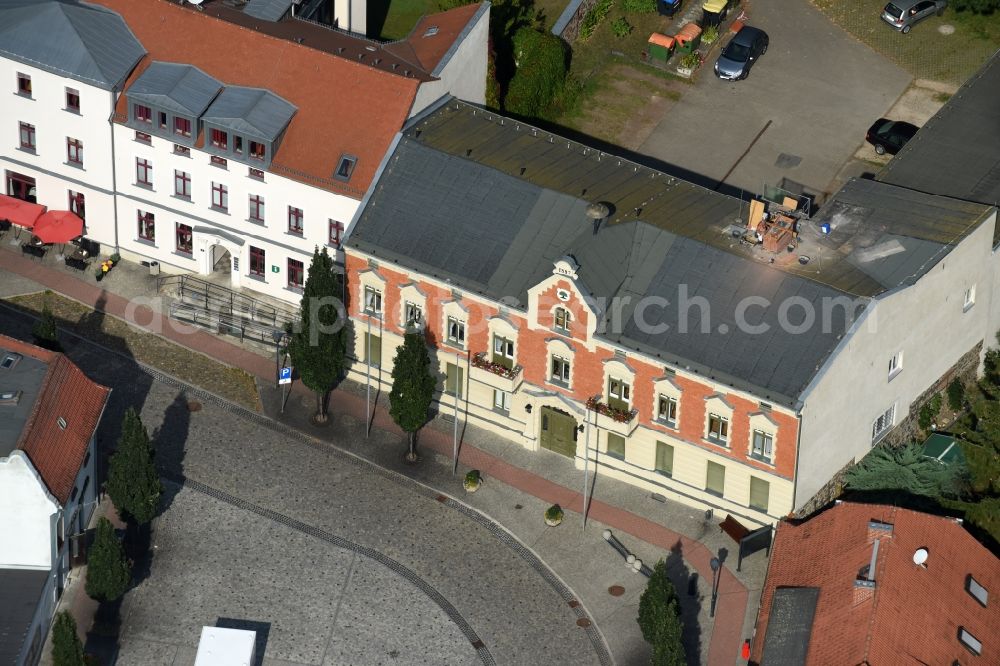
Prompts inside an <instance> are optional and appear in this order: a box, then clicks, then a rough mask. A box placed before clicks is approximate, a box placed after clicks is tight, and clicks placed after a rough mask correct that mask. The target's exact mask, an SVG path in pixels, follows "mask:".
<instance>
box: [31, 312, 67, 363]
mask: <svg viewBox="0 0 1000 666" xmlns="http://www.w3.org/2000/svg"><path fill="white" fill-rule="evenodd" d="M31 334H32V335H33V336H34V337H35V344H36V345H38V346H39V347H43V348H45V349H49V350H51V351H60V350H61V348H60V346H59V330H58V329H57V327H56V318H55V315H53V314H52V310H50V309H49V301H48V299H46V300H45V301H44V302H43V303H42V315H41V317H39V319H38V321H37V322H35V325H34V326H33V327H32V329H31Z"/></svg>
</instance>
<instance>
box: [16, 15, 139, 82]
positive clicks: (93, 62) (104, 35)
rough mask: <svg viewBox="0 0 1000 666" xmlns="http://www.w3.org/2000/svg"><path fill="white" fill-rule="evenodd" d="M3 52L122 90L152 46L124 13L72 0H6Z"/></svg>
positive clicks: (29, 62)
mask: <svg viewBox="0 0 1000 666" xmlns="http://www.w3.org/2000/svg"><path fill="white" fill-rule="evenodd" d="M0 54H3V55H4V56H6V57H8V58H11V59H12V60H17V61H19V62H24V63H26V64H30V65H32V66H34V67H38V68H39V69H44V70H46V71H48V72H52V73H54V74H59V75H60V76H66V77H69V78H72V79H76V80H78V81H82V82H84V83H87V84H90V85H93V86H97V87H99V88H104V89H105V90H117V89H119V88H120V86H121V85H122V83H123V82H124V81H125V79H126V77H128V75H129V73H130V72H131V71H132V69H133V68H135V66H136V64H137V63H138V62H139V60H140V59H141V58H142V57H143V56H144V55H145V54H146V50H145V49H144V48H143V47H142V44H140V43H139V40H138V39H136V37H135V35H133V34H132V31H131V30H129V28H128V26H127V25H126V24H125V21H123V20H122V18H121V17H120V16H118V14H116V13H114V12H112V11H109V10H107V9H105V8H103V7H98V6H95V5H87V4H80V3H78V2H73V1H70V0H43V1H39V0H0Z"/></svg>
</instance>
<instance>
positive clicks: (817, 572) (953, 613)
mask: <svg viewBox="0 0 1000 666" xmlns="http://www.w3.org/2000/svg"><path fill="white" fill-rule="evenodd" d="M871 520H874V521H878V522H881V523H888V524H891V525H892V532H891V534H887V535H886V536H883V537H881V538H880V539H879V550H878V557H877V562H876V566H875V577H874V578H875V589H874V593H873V594H872V595H870V596H868V597H867V598H864V597H865V596H866V595H860V596H858V597H856V596H855V586H854V581H855V580H856V579H857V578H858V576H859V572H860V571H861V570H862V569H863V568H864V567H866V566H868V565H869V563H870V562H871V557H872V550H873V546H872V541H871V539H870V537H869V521H871ZM873 534H874V533H873ZM920 548H926V549H927V550H928V552H929V557H928V559H927V562H926V567H921V566H918V565H917V564H915V563H914V561H913V555H914V553H915V552H916V551H917V550H918V549H920ZM970 574H971V575H972V576H973V577H974V578H975V580H976V581H978V582H979V583H980V584H982V585H983V586H984V587H985V588H986V589H987V590H988V592H989V594H990V596H991V597H992V598H991V599H990V600H989V603H988V605H987V607H986V608H983V607H982V606H981V605H979V603H978V602H977V601H976V600H975V599H974V598H973V597H972V596H971V595H970V594H969V593H968V592H967V591H966V589H965V586H966V577H967V576H968V575H970ZM778 587H818V588H820V593H819V601H818V603H817V606H816V615H815V618H814V620H813V626H812V635H811V638H810V641H809V653H808V658H807V663H808V664H815V665H817V666H827V665H829V664H872V665H873V666H881V665H882V664H892V665H895V664H942V665H944V666H950V665H951V664H952V663H953V662H956V661H957V662H958V663H962V664H973V663H983V664H987V663H990V664H996V663H1000V632H998V631H997V629H998V628H1000V563H998V560H997V558H996V557H994V556H993V554H992V553H990V552H989V551H988V550H987V549H986V548H985V547H984V546H983V545H982V544H980V543H978V542H977V541H976V540H975V539H974V538H973V537H972V535H970V534H969V533H968V532H967V531H966V530H965V529H964V528H963V527H962V526H961V525H960V524H959V523H958V522H957V521H955V520H954V519H950V518H943V517H940V516H932V515H929V514H924V513H919V512H916V511H910V510H907V509H898V508H894V507H889V506H882V505H870V504H855V503H849V502H844V503H841V504H838V505H835V506H833V507H831V508H830V509H828V510H826V511H824V512H823V513H821V514H819V515H817V516H814V517H813V518H811V519H809V520H807V521H805V522H802V523H799V524H797V525H796V524H792V523H781V524H780V525H779V526H778V530H777V533H776V535H775V539H774V546H773V548H772V551H771V563H770V566H769V568H768V572H767V582H766V583H765V586H764V591H763V594H762V596H761V610H760V614H759V616H758V619H757V628H756V632H755V637H754V642H753V650H752V655H751V656H752V660H753V661H755V662H757V663H763V662H761V659H762V653H763V647H764V637H765V636H766V634H767V628H768V620H769V616H770V608H771V600H772V598H773V596H774V592H775V589H776V588H778ZM959 627H964V628H965V629H967V630H968V631H969V632H970V633H971V634H972V635H973V636H975V637H976V638H977V639H979V640H980V641H982V656H981V657H974V656H973V654H972V653H971V652H970V651H969V650H967V649H966V648H965V647H963V645H962V644H961V643H960V642H959V640H958V631H959ZM765 666H766V664H765ZM781 666H784V665H781Z"/></svg>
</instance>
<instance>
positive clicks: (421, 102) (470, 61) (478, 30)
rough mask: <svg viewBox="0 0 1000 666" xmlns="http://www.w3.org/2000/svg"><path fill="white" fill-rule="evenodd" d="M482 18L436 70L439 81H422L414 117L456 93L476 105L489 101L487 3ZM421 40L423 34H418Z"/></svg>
mask: <svg viewBox="0 0 1000 666" xmlns="http://www.w3.org/2000/svg"><path fill="white" fill-rule="evenodd" d="M477 16H478V20H477V21H476V22H475V23H473V24H472V25H471V26H467V27H466V31H467V32H465V33H464V34H463V35H462V36H461V37H460V38H459V39H458V40H456V42H455V45H454V46H453V47H452V50H451V51H449V53H448V54H446V55H445V58H444V59H443V60H442V61H441V63H440V64H439V65H438V68H437V69H436V70H435V71H434V72H433V74H434V76H436V77H438V80H437V81H430V82H428V83H424V84H421V86H420V88H419V89H418V90H417V96H416V98H415V99H414V100H413V110H412V111H411V112H410V116H411V117H412V116H415V115H416V114H418V113H420V112H421V111H423V110H424V109H426V108H427V107H428V106H430V105H431V104H433V103H434V102H435V101H437V100H438V99H440V98H441V97H443V96H444V95H447V94H449V93H450V94H452V95H454V96H455V97H457V98H459V99H463V100H465V101H467V102H472V103H473V104H485V103H486V52H487V50H488V41H489V29H490V6H489V5H488V4H487V5H485V9H484V11H482V12H481V13H479V14H478V15H477ZM417 39H419V36H417Z"/></svg>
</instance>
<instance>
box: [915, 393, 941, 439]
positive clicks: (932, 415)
mask: <svg viewBox="0 0 1000 666" xmlns="http://www.w3.org/2000/svg"><path fill="white" fill-rule="evenodd" d="M940 411H941V396H940V394H934V397H932V398H931V399H930V400H928V401H927V402H925V403H924V404H923V406H921V407H920V414H919V415H918V416H917V424H918V425H919V426H920V429H921V430H929V429H930V427H931V426H932V425H934V422H935V421H936V420H937V417H938V414H939V413H940Z"/></svg>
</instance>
